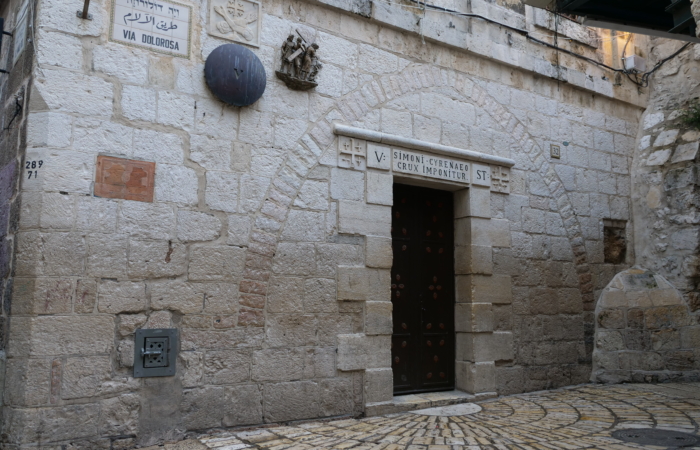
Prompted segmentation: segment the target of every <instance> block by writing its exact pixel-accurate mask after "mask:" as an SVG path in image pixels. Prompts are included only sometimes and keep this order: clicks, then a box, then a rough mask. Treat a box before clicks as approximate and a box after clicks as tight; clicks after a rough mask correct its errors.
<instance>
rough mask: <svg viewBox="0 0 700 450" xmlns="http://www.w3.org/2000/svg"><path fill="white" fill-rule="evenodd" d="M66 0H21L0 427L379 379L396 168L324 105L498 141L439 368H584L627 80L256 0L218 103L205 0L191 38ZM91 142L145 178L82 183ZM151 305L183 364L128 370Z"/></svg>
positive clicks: (625, 159) (538, 376)
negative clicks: (32, 7)
mask: <svg viewBox="0 0 700 450" xmlns="http://www.w3.org/2000/svg"><path fill="white" fill-rule="evenodd" d="M349 3H352V5H350V6H352V8H355V9H357V8H356V7H357V6H358V5H359V6H362V5H361V4H360V3H363V2H358V1H356V2H349ZM472 4H473V5H476V6H475V7H480V8H483V11H492V12H493V11H496V12H498V11H500V9H499V8H500V7H499V6H498V5H494V4H487V2H479V1H476V0H473V1H472ZM82 5H83V2H82V1H79V0H70V1H65V0H62V1H55V0H41V1H39V2H38V6H37V14H38V19H37V20H38V22H37V28H36V46H37V52H36V57H35V67H34V71H33V76H34V79H33V82H32V85H31V89H30V91H31V98H32V101H31V103H30V105H29V107H28V133H27V134H28V137H27V140H26V147H27V158H28V159H29V158H32V160H42V161H43V162H44V164H43V166H42V168H41V169H40V170H39V172H38V177H35V178H32V179H24V180H23V181H22V185H21V195H22V198H23V201H22V210H21V215H20V222H19V232H18V234H17V238H16V240H17V252H16V263H15V266H14V274H15V282H14V285H13V289H12V327H11V329H10V338H9V344H8V350H7V352H8V368H7V380H8V381H7V383H6V385H7V387H8V389H7V390H6V395H5V408H4V411H3V417H4V421H3V433H4V434H3V436H5V437H4V439H5V440H6V442H5V444H6V445H8V446H14V448H23V447H29V446H33V445H35V444H37V443H41V445H67V444H69V443H70V444H73V445H74V446H76V447H77V448H90V449H100V448H105V449H106V448H110V446H112V445H114V446H116V445H120V446H122V447H125V448H128V447H129V446H133V445H149V444H152V443H155V442H159V441H162V440H164V439H176V438H178V437H181V436H183V435H184V434H185V433H186V432H188V431H192V430H204V429H210V428H217V427H234V426H244V425H253V424H260V423H266V422H267V423H269V422H284V421H291V420H298V419H306V418H316V417H328V416H338V415H354V414H361V413H363V412H364V411H365V410H366V407H367V405H368V404H370V403H377V402H381V401H384V400H386V399H387V398H389V397H390V396H391V376H390V372H391V370H390V367H391V361H390V360H389V357H388V355H389V354H390V353H389V352H390V349H389V333H390V329H391V328H390V322H391V308H390V304H389V300H388V295H387V294H388V290H389V286H390V284H389V282H388V280H387V279H386V278H387V274H388V273H389V269H390V267H391V258H390V253H389V248H390V247H389V245H388V244H389V234H388V229H387V227H386V225H387V223H389V221H390V211H391V202H392V199H391V198H390V195H388V194H390V193H391V189H390V186H391V184H392V183H393V182H400V181H401V179H400V178H394V176H393V175H391V174H389V173H388V172H386V171H384V172H382V171H378V170H351V169H349V168H345V167H341V165H340V164H339V159H338V139H339V138H338V136H337V135H336V134H335V133H334V131H333V130H334V126H335V125H336V124H345V125H351V126H353V127H355V128H360V129H364V130H370V131H372V130H374V131H379V132H382V133H387V134H392V135H396V136H401V137H404V138H413V139H417V140H421V141H425V142H429V143H439V144H442V145H446V146H452V147H457V148H461V149H467V150H473V151H476V152H480V153H483V154H487V155H492V156H497V157H502V158H508V159H512V160H514V161H515V165H514V166H513V168H512V169H511V170H510V182H509V184H510V188H509V191H510V193H509V194H505V193H500V192H496V193H494V192H490V193H489V194H488V195H479V193H478V190H476V189H469V190H468V191H467V192H463V193H462V194H460V195H461V196H458V198H459V199H460V201H461V203H460V204H461V205H462V207H464V209H463V210H462V213H463V215H462V216H460V217H458V218H457V219H458V220H459V221H460V227H459V233H460V234H459V235H458V236H457V239H456V242H457V245H458V246H459V247H460V249H459V252H463V253H460V254H461V255H462V256H463V258H462V259H460V260H459V261H460V262H461V263H463V264H464V266H459V267H456V269H457V273H458V277H457V279H456V283H458V284H457V286H458V292H460V293H461V294H460V298H459V302H460V304H462V303H463V304H464V305H462V306H461V307H460V308H461V309H460V310H459V314H458V315H457V317H458V321H459V323H458V324H457V329H458V330H459V331H458V332H459V333H461V334H462V335H461V336H460V339H462V341H461V342H462V343H463V347H462V348H463V349H464V351H463V353H461V354H460V355H456V357H459V358H461V359H459V361H460V363H461V364H458V370H459V371H460V372H459V373H461V374H462V375H461V377H462V378H461V380H462V382H461V383H460V384H459V385H458V387H459V388H461V389H464V390H467V391H471V392H474V393H485V392H491V393H492V392H494V391H495V392H498V393H511V392H524V391H530V390H537V389H543V388H547V387H555V386H562V385H567V384H572V383H578V382H582V381H585V380H587V379H588V378H589V375H590V367H591V366H590V363H591V359H590V358H591V353H592V350H593V348H592V346H593V309H594V299H595V296H596V293H597V292H599V290H602V289H603V288H604V287H605V286H606V285H607V284H608V282H609V281H610V280H611V279H612V277H613V275H614V274H615V273H617V272H619V271H620V270H623V269H624V268H626V267H627V266H626V265H625V264H617V265H615V264H612V263H605V261H604V256H603V220H604V219H614V220H620V221H630V220H631V216H630V203H629V202H630V175H629V173H630V172H629V168H630V158H631V156H632V152H633V149H634V136H635V134H636V132H637V129H638V118H639V114H640V105H641V104H643V96H640V95H639V94H638V93H637V90H636V88H633V87H631V86H630V85H627V84H626V83H627V82H624V81H623V83H622V84H621V85H620V86H613V82H614V81H613V79H612V77H607V78H605V79H603V78H602V75H603V73H602V72H600V69H598V68H590V73H589V72H586V71H588V70H589V68H587V66H585V65H584V66H581V65H580V64H581V63H579V62H577V61H562V63H561V65H560V66H559V68H560V69H562V70H561V73H563V74H568V76H570V77H571V79H570V83H568V84H564V83H559V82H557V81H555V80H551V79H550V78H546V77H544V76H543V75H547V76H552V74H553V73H556V71H555V69H556V68H555V67H553V66H552V64H551V63H549V62H547V63H542V62H541V61H550V60H554V59H552V58H554V56H553V55H554V54H553V53H552V52H550V51H545V50H543V49H541V48H540V49H538V50H536V53H533V54H530V53H528V52H526V51H525V50H524V49H529V48H530V47H527V46H530V45H534V44H529V43H527V42H525V40H524V39H521V37H518V36H511V38H512V42H513V45H512V46H511V45H510V44H508V42H509V41H510V40H511V39H510V38H509V36H508V35H507V34H506V33H505V32H503V30H500V29H498V27H493V26H491V25H488V26H487V25H486V24H485V23H481V22H473V23H472V25H473V28H469V27H467V26H466V25H465V26H462V25H461V24H463V22H461V20H462V19H454V20H455V22H454V23H459V24H460V27H459V30H458V31H455V32H454V33H457V32H459V34H450V33H451V32H448V33H442V32H441V31H440V29H437V28H435V27H432V28H431V27H427V26H426V27H425V28H424V30H423V31H424V33H423V36H424V37H425V39H426V40H425V44H424V43H423V39H422V38H421V35H420V30H419V29H418V28H417V27H416V26H415V24H416V23H417V21H416V19H417V17H418V16H417V15H416V13H415V11H414V10H413V9H406V8H402V7H401V6H400V5H393V6H387V5H385V4H383V3H382V4H381V5H380V6H381V7H380V6H376V5H375V6H372V7H371V8H370V12H369V13H367V11H366V10H364V9H362V8H360V10H355V9H348V8H350V6H348V4H346V3H345V2H337V1H331V0H328V1H326V0H323V1H315V2H306V1H294V2H289V1H281V0H264V1H263V2H262V12H263V13H262V17H261V20H262V23H261V35H260V36H261V46H260V47H259V48H251V49H252V50H253V51H254V52H255V53H256V54H257V55H258V56H259V57H260V59H261V61H262V62H263V64H264V67H265V70H266V72H267V76H268V80H267V82H268V86H267V90H266V92H265V95H264V96H263V98H262V99H261V100H260V101H258V102H257V103H256V104H254V105H252V106H250V107H247V108H234V107H228V106H225V105H223V104H222V103H221V102H219V101H218V100H216V99H215V98H214V97H213V96H212V95H211V93H210V92H209V91H208V89H207V87H206V86H205V84H204V78H203V76H202V69H203V64H204V61H205V59H206V57H207V56H208V55H209V53H210V52H211V51H212V50H213V49H215V48H216V47H218V46H219V45H222V44H224V43H228V41H226V40H223V39H219V38H215V37H212V36H209V35H208V34H207V32H206V30H207V20H208V19H207V17H208V11H209V4H208V3H207V2H205V1H203V2H193V3H192V6H193V7H194V8H193V11H194V14H193V16H194V17H193V22H192V26H193V41H192V56H191V57H190V58H189V59H184V58H175V57H171V56H162V55H159V54H157V53H154V52H149V51H147V50H141V49H137V48H131V47H127V46H124V45H121V44H119V43H115V42H111V41H109V40H108V30H109V17H110V14H109V12H110V8H111V3H109V2H105V1H99V0H93V1H92V2H91V4H90V5H91V6H90V8H91V13H92V14H93V20H92V21H83V20H80V19H78V18H77V17H75V10H77V9H79V8H80V7H82ZM392 8H393V9H392ZM494 8H495V9H494ZM358 12H360V13H361V14H358ZM502 12H503V14H504V17H505V19H504V20H508V21H510V20H512V21H516V22H518V23H521V24H522V25H523V26H534V25H532V22H528V20H529V19H528V17H527V16H525V15H523V14H520V13H518V12H517V11H514V10H511V9H503V11H502ZM367 15H371V16H372V20H369V19H368V18H367V17H365V16H367ZM442 19H444V16H440V19H439V20H438V18H437V17H433V16H432V15H431V19H430V20H434V23H442V26H445V27H446V25H445V22H444V21H443V22H440V21H441V20H442ZM458 20H459V21H460V22H457V21H458ZM528 24H530V25H528ZM489 27H490V28H489ZM296 29H299V30H301V31H303V32H304V33H305V35H306V36H308V37H309V38H310V39H312V40H315V41H316V42H318V43H319V45H320V50H319V56H320V59H321V61H322V62H323V64H324V68H323V71H322V73H321V75H320V77H319V86H318V87H317V88H316V89H315V90H312V91H309V92H297V91H291V90H288V89H287V87H286V86H285V85H284V84H282V83H281V82H280V81H279V80H277V78H275V76H274V70H275V69H276V68H277V64H278V60H279V54H278V52H279V46H280V45H281V43H282V42H283V41H284V40H285V38H286V37H287V35H288V34H289V33H290V32H291V31H293V30H296ZM467 38H468V39H469V41H468V42H469V46H468V48H469V49H470V51H472V53H466V52H465V50H464V47H465V46H464V42H467V41H466V39H467ZM460 39H464V40H460ZM567 45H568V44H567ZM494 49H497V50H494ZM506 49H507V50H506ZM492 50H493V51H492ZM586 51H587V52H589V53H590V54H597V52H602V50H601V49H598V48H596V47H592V46H588V47H586ZM535 54H536V56H537V58H535V57H534V56H533V55H535ZM530 56H532V57H530ZM603 56H604V55H603ZM518 58H521V59H522V61H524V62H523V63H522V65H520V66H519V65H518V64H516V63H514V62H516V61H518V60H519V59H518ZM505 63H508V64H509V65H504V64H505ZM543 64H544V65H543ZM546 64H549V65H548V66H547V65H546ZM574 66H575V67H576V68H577V70H574ZM567 67H570V68H571V70H568V69H567V70H568V71H567V70H564V69H566V68H567ZM564 76H565V75H561V77H559V78H560V79H561V78H563V77H564ZM589 76H590V79H589V78H587V77H589ZM586 80H589V81H590V82H589V81H586ZM591 80H593V81H591ZM564 142H567V143H569V145H568V146H564V145H563V143H564ZM550 144H557V145H560V147H561V150H562V155H561V159H553V158H551V157H550ZM98 155H109V156H115V157H121V158H130V159H135V160H146V161H151V162H155V164H156V174H155V193H154V201H153V202H152V203H146V202H137V201H130V200H117V199H107V198H99V197H95V196H94V195H93V194H94V190H93V183H94V180H95V170H96V160H97V156H98ZM482 194H483V192H482ZM466 204H469V205H474V204H477V205H478V207H477V206H473V207H472V206H470V207H469V209H467V208H466V206H465V205H466ZM458 210H459V208H458ZM459 252H458V253H459ZM496 288H498V289H497V290H496ZM161 327H173V328H177V329H178V330H179V332H180V337H181V345H180V355H179V358H178V372H177V374H176V376H175V377H164V378H139V379H135V378H133V376H132V374H133V369H132V365H133V333H134V330H135V329H137V328H161ZM10 448H12V447H10Z"/></svg>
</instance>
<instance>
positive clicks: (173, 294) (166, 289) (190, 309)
mask: <svg viewBox="0 0 700 450" xmlns="http://www.w3.org/2000/svg"><path fill="white" fill-rule="evenodd" d="M149 289H150V291H151V307H152V308H153V309H168V310H172V311H179V312H180V313H182V314H194V313H198V312H201V311H202V309H203V308H204V292H203V291H202V290H201V289H199V287H198V286H197V285H196V284H192V283H187V282H184V281H177V280H172V281H171V280H163V281H155V282H153V283H149Z"/></svg>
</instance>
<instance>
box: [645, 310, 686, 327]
mask: <svg viewBox="0 0 700 450" xmlns="http://www.w3.org/2000/svg"><path fill="white" fill-rule="evenodd" d="M644 324H645V326H646V327H647V328H648V329H650V330H657V329H661V328H677V327H682V326H685V325H689V317H688V309H687V307H686V306H685V305H678V306H660V307H656V308H649V309H647V310H645V311H644Z"/></svg>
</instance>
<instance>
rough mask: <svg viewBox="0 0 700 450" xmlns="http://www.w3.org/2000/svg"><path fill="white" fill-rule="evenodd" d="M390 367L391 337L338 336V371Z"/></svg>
mask: <svg viewBox="0 0 700 450" xmlns="http://www.w3.org/2000/svg"><path fill="white" fill-rule="evenodd" d="M390 366H391V336H365V335H362V334H343V335H340V336H338V369H340V370H344V371H349V370H364V369H379V368H386V367H390Z"/></svg>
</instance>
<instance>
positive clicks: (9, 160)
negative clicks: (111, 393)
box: [0, 1, 34, 405]
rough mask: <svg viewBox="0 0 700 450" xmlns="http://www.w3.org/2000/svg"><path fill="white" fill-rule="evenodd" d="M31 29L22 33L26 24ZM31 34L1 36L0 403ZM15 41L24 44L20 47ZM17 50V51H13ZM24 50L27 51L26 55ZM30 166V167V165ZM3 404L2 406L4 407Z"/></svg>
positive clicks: (5, 7) (13, 9) (6, 8)
mask: <svg viewBox="0 0 700 450" xmlns="http://www.w3.org/2000/svg"><path fill="white" fill-rule="evenodd" d="M0 17H3V18H4V19H5V24H4V27H5V30H6V31H7V30H10V31H12V30H16V31H17V30H20V29H27V30H29V31H31V26H32V25H33V21H34V12H33V10H31V9H28V8H25V9H22V7H21V5H20V2H17V1H8V2H4V3H3V4H2V6H1V7H0ZM18 24H24V26H27V28H23V26H22V25H19V26H18ZM28 38H31V34H29V35H28V36H24V35H22V34H21V33H17V37H16V38H15V39H13V38H11V37H10V36H8V35H5V36H3V39H2V48H0V52H1V53H0V68H2V69H3V70H6V71H7V73H3V74H1V75H0V105H2V106H1V113H2V124H3V125H2V128H1V129H0V302H1V303H0V305H2V307H1V308H0V398H1V397H2V389H3V386H4V384H5V383H4V376H5V355H6V353H5V350H6V346H7V338H8V330H9V314H10V307H11V297H12V289H13V269H14V253H15V247H16V244H17V240H16V239H15V236H16V233H17V231H18V227H19V210H20V204H21V193H20V191H19V186H20V179H21V178H22V177H26V176H28V171H27V170H25V167H24V166H25V160H24V150H25V141H26V138H27V134H26V133H27V104H28V103H29V99H30V96H29V95H30V92H29V86H30V84H31V75H32V68H33V62H34V47H33V45H32V44H31V39H29V40H28ZM15 41H19V42H20V43H24V44H25V45H24V46H22V45H19V44H16V42H15ZM15 47H17V50H16V49H15ZM22 49H23V50H22ZM30 167H31V163H30ZM0 405H2V403H1V402H0Z"/></svg>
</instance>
